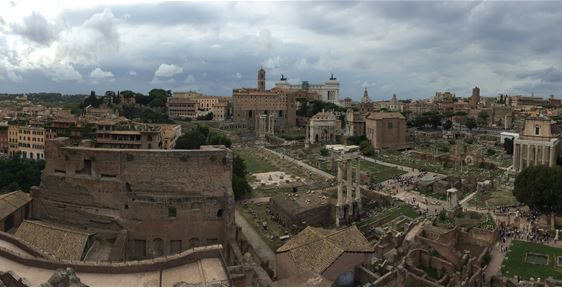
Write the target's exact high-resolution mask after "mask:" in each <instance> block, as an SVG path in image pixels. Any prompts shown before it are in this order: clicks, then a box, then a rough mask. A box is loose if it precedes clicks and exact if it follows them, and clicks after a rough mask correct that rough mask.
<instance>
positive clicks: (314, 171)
mask: <svg viewBox="0 0 562 288" xmlns="http://www.w3.org/2000/svg"><path fill="white" fill-rule="evenodd" d="M261 148H262V149H263V150H265V151H268V152H271V153H272V154H275V155H277V156H279V157H281V158H283V159H284V160H287V161H289V162H293V163H295V164H297V165H299V166H301V167H302V168H304V169H307V170H308V171H310V172H313V173H316V174H318V175H320V176H322V177H324V178H327V179H335V178H336V177H335V176H334V175H332V174H330V173H328V172H324V171H322V170H320V169H318V168H316V167H312V166H310V165H308V164H306V163H305V162H303V161H301V160H297V159H294V158H292V157H289V156H287V155H285V154H283V153H279V152H277V151H274V150H271V149H268V148H265V147H261Z"/></svg>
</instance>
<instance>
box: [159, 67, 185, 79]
mask: <svg viewBox="0 0 562 288" xmlns="http://www.w3.org/2000/svg"><path fill="white" fill-rule="evenodd" d="M182 72H183V68H181V67H180V66H178V65H174V64H160V66H158V69H156V72H154V78H171V77H174V76H175V75H177V74H181V73H182Z"/></svg>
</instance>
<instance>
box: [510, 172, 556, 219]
mask: <svg viewBox="0 0 562 288" xmlns="http://www.w3.org/2000/svg"><path fill="white" fill-rule="evenodd" d="M560 191H562V167H561V166H554V167H546V166H542V165H541V166H531V167H528V168H526V169H524V170H523V171H521V173H519V175H517V178H516V179H515V187H514V189H513V195H514V196H515V198H516V199H517V201H519V202H521V203H524V204H526V205H527V206H529V207H530V208H531V209H536V210H538V211H539V212H541V213H551V212H558V213H560V212H562V193H560Z"/></svg>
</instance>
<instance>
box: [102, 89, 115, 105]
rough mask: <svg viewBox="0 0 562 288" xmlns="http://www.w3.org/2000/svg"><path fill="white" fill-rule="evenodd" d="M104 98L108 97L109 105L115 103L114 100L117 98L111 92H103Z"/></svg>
mask: <svg viewBox="0 0 562 288" xmlns="http://www.w3.org/2000/svg"><path fill="white" fill-rule="evenodd" d="M105 97H109V99H111V103H114V102H115V98H117V96H116V95H115V92H113V91H109V90H108V91H105Z"/></svg>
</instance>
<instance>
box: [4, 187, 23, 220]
mask: <svg viewBox="0 0 562 288" xmlns="http://www.w3.org/2000/svg"><path fill="white" fill-rule="evenodd" d="M29 202H31V197H30V196H29V194H27V193H25V192H23V191H19V190H18V191H14V192H10V193H6V194H3V195H0V219H4V218H6V217H8V216H9V215H10V214H12V213H14V212H15V211H16V210H18V209H20V208H21V207H23V206H25V205H26V204H27V203H29Z"/></svg>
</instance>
